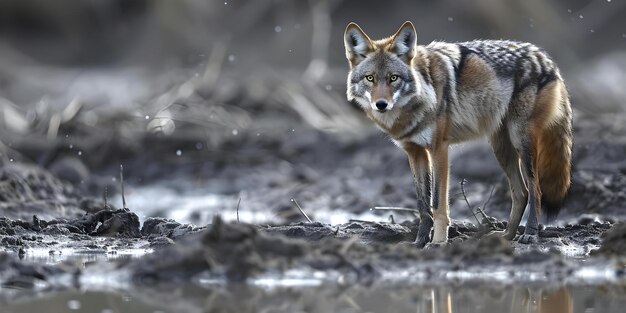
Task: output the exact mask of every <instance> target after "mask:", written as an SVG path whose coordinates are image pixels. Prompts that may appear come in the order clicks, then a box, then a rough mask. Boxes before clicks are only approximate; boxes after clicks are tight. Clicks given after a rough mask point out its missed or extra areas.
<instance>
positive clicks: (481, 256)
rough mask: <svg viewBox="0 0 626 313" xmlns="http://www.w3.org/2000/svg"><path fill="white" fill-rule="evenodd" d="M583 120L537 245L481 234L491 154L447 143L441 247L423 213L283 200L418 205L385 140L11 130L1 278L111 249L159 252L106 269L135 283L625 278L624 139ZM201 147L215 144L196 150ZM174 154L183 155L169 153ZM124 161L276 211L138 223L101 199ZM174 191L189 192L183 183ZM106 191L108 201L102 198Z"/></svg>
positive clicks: (499, 210)
mask: <svg viewBox="0 0 626 313" xmlns="http://www.w3.org/2000/svg"><path fill="white" fill-rule="evenodd" d="M610 118H614V119H617V118H618V117H607V119H610ZM259 119H261V120H263V119H266V121H265V123H269V120H271V119H270V118H269V117H262V116H260V117H259ZM590 120H592V119H591V118H589V119H582V120H581V121H580V124H578V125H581V126H578V127H583V128H584V129H585V133H584V134H583V133H582V132H581V131H580V129H579V130H578V134H579V136H577V137H576V138H577V141H576V149H575V153H574V161H575V162H574V167H573V183H572V191H571V192H570V195H569V197H568V199H567V201H566V203H565V206H564V209H563V211H562V214H561V216H560V221H559V223H558V224H555V225H549V226H545V227H543V226H542V228H541V230H540V233H539V242H538V243H537V244H533V245H524V244H520V243H518V242H516V241H513V242H507V241H504V240H500V239H493V238H491V239H480V238H481V235H482V234H484V233H485V230H486V229H487V230H488V229H489V228H490V227H491V225H495V227H496V228H504V227H505V225H506V221H505V220H504V217H506V216H507V215H508V209H509V208H510V200H509V198H508V194H507V189H508V187H507V183H506V181H505V180H504V178H503V175H502V174H501V172H500V170H499V169H498V167H497V162H496V161H495V160H494V159H493V156H491V152H490V151H489V148H488V147H486V146H485V145H483V144H476V145H471V144H470V145H466V146H464V147H462V148H461V149H460V151H456V150H453V158H452V159H453V161H452V170H451V172H452V174H453V175H456V176H453V177H452V178H451V182H452V188H451V189H452V190H451V212H452V218H453V221H454V222H453V225H452V226H451V227H450V233H449V235H450V242H449V243H448V244H447V245H445V246H441V247H438V246H427V248H426V249H424V250H419V249H417V248H416V247H415V246H413V245H412V244H411V243H412V241H413V240H414V239H415V236H416V231H417V228H418V225H419V220H411V219H410V218H409V219H408V220H407V219H406V218H405V219H402V218H400V217H401V216H405V217H406V216H407V214H404V213H402V212H388V213H387V214H388V215H393V216H394V217H395V218H392V219H390V222H387V223H379V222H370V221H365V220H352V221H350V222H348V223H343V224H340V225H328V224H324V223H320V222H313V223H303V222H302V220H303V217H302V215H301V213H300V212H299V211H298V210H297V209H296V208H295V207H294V205H293V204H292V203H291V202H290V201H289V199H291V198H297V199H298V201H299V202H300V203H301V204H302V205H303V207H304V208H305V210H306V212H307V214H308V215H309V216H310V218H311V219H312V220H313V221H315V220H316V213H317V211H316V209H315V208H325V209H327V210H328V209H330V208H332V209H334V210H337V211H343V212H352V213H363V212H368V210H369V208H371V207H373V206H396V207H408V208H411V207H413V206H414V191H413V190H414V188H413V186H412V182H411V180H412V179H411V174H410V171H409V170H408V165H407V162H406V159H405V156H404V155H403V153H402V152H401V151H399V150H398V149H396V148H395V147H393V146H392V145H391V144H390V143H389V142H388V141H387V140H385V139H384V138H382V137H381V136H379V135H368V136H364V137H361V138H342V137H340V136H337V135H332V134H326V133H322V132H318V131H316V130H313V129H309V128H306V127H302V125H298V124H297V123H291V122H285V121H281V123H282V124H280V125H282V126H281V127H279V128H265V129H256V130H250V131H241V132H240V133H238V134H237V135H236V136H231V137H225V136H224V134H219V136H216V138H219V140H218V139H215V140H213V139H211V140H212V141H207V137H206V135H200V134H198V133H194V132H189V133H185V134H184V135H180V136H179V137H175V136H172V137H163V136H155V135H146V134H143V133H141V134H137V135H127V137H125V138H126V139H124V140H122V139H120V140H117V139H116V140H111V138H107V137H101V136H96V135H93V134H91V135H85V136H75V137H73V138H72V143H73V145H74V147H75V148H74V149H76V147H80V149H82V150H81V151H83V155H90V154H93V155H94V156H95V157H93V158H87V157H84V158H75V157H72V158H71V160H70V159H68V158H69V155H70V154H74V153H75V151H74V150H72V151H68V150H67V142H66V140H57V141H51V142H45V143H42V142H41V141H31V139H29V138H23V139H22V140H19V141H18V140H12V143H11V148H9V147H6V146H4V147H3V149H5V152H3V154H2V162H3V163H2V168H1V169H0V199H1V200H2V201H0V212H2V215H3V216H4V217H3V218H0V247H1V249H2V250H4V251H5V252H4V253H3V254H2V256H1V257H2V259H3V261H2V266H1V267H0V279H1V280H2V282H3V283H5V284H13V282H15V281H21V280H24V281H29V282H30V283H27V284H24V285H25V286H32V285H33V281H36V280H44V281H50V279H49V278H50V277H52V276H57V275H64V273H68V272H70V273H72V275H76V276H77V277H81V275H89V274H88V273H89V272H90V271H92V269H95V268H98V267H97V266H96V267H93V266H90V264H89V263H83V265H82V266H86V267H85V269H80V266H76V265H66V264H65V263H60V264H59V263H55V264H50V265H43V264H41V263H38V262H37V259H29V256H30V255H33V253H35V252H36V251H41V250H42V249H47V250H49V251H50V255H55V256H56V255H59V254H60V253H62V251H65V252H64V253H66V254H67V253H69V254H76V255H82V254H89V255H107V256H109V255H116V254H121V253H123V251H125V250H133V249H141V251H142V254H143V253H144V252H152V251H154V252H153V253H148V254H146V255H143V256H140V257H137V258H130V259H129V258H123V259H120V260H117V261H114V264H115V265H114V266H113V267H112V268H111V270H112V271H117V270H119V271H129V272H130V273H131V276H132V278H133V280H134V281H135V282H136V283H138V284H146V283H152V282H155V281H165V282H171V281H180V280H184V281H189V280H192V279H193V278H194V277H197V276H203V275H204V276H207V275H208V277H212V278H217V279H223V280H225V281H230V282H241V281H245V280H247V279H250V278H254V277H261V276H263V275H268V274H272V273H274V274H276V273H285V272H286V270H288V269H309V270H320V271H324V272H328V273H340V274H339V275H342V277H343V278H342V281H344V282H352V283H370V282H374V281H382V280H386V279H389V276H390V275H391V276H393V275H394V274H393V273H401V272H408V273H412V274H410V275H409V276H407V277H423V276H420V275H426V276H425V277H431V278H433V279H434V280H435V281H438V280H441V281H445V280H446V279H449V278H447V277H449V276H447V275H449V274H450V273H461V272H462V271H474V272H478V273H484V274H485V275H486V277H489V274H490V273H491V272H494V271H496V270H500V271H504V272H511V273H515V272H518V271H520V270H523V271H526V272H528V273H542V274H541V275H542V276H541V277H544V279H545V280H548V281H550V280H555V281H564V280H570V279H576V277H578V276H577V270H578V269H579V268H580V263H579V260H580V259H581V258H582V259H584V260H585V265H586V266H588V265H592V266H593V265H594V264H595V265H597V266H602V267H604V268H606V267H607V266H608V268H609V269H611V270H613V269H614V270H615V271H614V272H615V273H614V274H613V276H614V277H621V276H620V274H619V273H622V272H623V268H622V267H620V265H615V264H620V263H619V262H618V263H606V262H610V261H608V260H611V258H614V257H615V255H617V257H618V258H623V251H624V250H625V249H624V247H623V242H624V231H623V228H624V227H623V223H622V224H618V225H619V226H615V225H616V223H617V222H618V221H620V220H623V218H624V212H623V209H622V207H623V200H624V190H626V180H624V179H623V177H622V176H623V175H622V174H621V173H623V172H625V171H626V167H624V163H623V162H618V161H617V159H618V158H620V157H622V158H623V157H624V155H623V154H624V151H626V149H624V147H626V143H625V144H622V143H621V140H617V137H618V135H619V134H620V133H619V132H618V131H617V130H616V131H615V132H614V133H613V132H608V131H607V132H601V133H602V136H604V137H608V138H605V139H606V141H605V142H613V143H612V144H611V146H607V147H599V146H597V145H598V144H597V143H596V141H597V140H595V138H593V137H592V136H598V132H599V131H598V130H597V128H598V124H595V123H592V122H589V121H590ZM290 123H291V124H290ZM256 133H259V134H262V135H260V136H258V135H256ZM208 136H212V135H208ZM131 137H132V138H133V139H132V140H131V139H129V138H131ZM611 140H612V141H611ZM199 142H200V143H202V145H198V143H199ZM208 142H212V144H211V145H210V146H205V144H207V145H208ZM102 147H106V149H103V148H102ZM198 147H201V149H198ZM177 150H181V151H183V152H182V153H179V155H177V154H176V153H175V151H177ZM611 151H612V152H611ZM41 155H45V156H46V157H45V158H44V159H43V160H42V159H41V158H40V157H38V156H41ZM9 158H10V159H9ZM33 160H38V161H36V162H35V161H33ZM120 163H123V164H124V165H125V173H124V174H125V175H124V176H125V177H126V178H127V179H126V183H127V184H128V185H129V186H134V185H142V184H154V183H161V182H166V181H173V180H174V179H184V180H189V181H194V183H195V184H196V185H197V186H199V187H198V188H202V189H203V190H207V192H209V193H215V194H226V195H229V194H230V195H238V196H239V197H240V198H241V207H239V210H240V211H241V212H251V211H266V212H271V213H272V214H275V217H276V218H275V221H273V222H272V223H270V225H268V224H260V225H250V224H246V223H233V222H231V223H227V222H224V221H223V220H222V219H220V218H216V219H214V220H213V222H206V221H205V222H202V223H199V225H203V226H195V225H193V224H185V223H181V222H180V221H176V220H173V219H170V218H167V211H163V213H164V214H163V215H164V216H166V217H165V218H164V217H157V216H153V217H145V218H144V217H141V218H140V217H139V216H137V215H136V214H135V213H134V212H133V210H129V209H124V208H122V209H117V208H115V207H114V206H113V205H112V204H111V199H112V198H113V195H115V194H116V193H118V192H119V182H115V181H112V180H111V177H118V174H119V172H118V171H119V164H120ZM37 164H39V165H37ZM46 168H47V169H46ZM60 177H62V179H61V178H60ZM460 178H463V179H466V180H467V181H469V182H468V183H467V184H466V185H465V187H466V194H465V195H462V194H461V193H460V188H459V185H458V184H454V182H456V181H460V180H461V179H460ZM105 186H106V187H105ZM178 188H180V189H181V192H184V188H188V186H181V187H178ZM104 190H106V191H107V193H106V195H105V196H104V197H105V199H103V200H97V199H101V198H102V196H103V195H102V194H103V192H104ZM492 190H493V196H492V197H490V194H491V191H492ZM465 197H467V201H469V202H470V207H468V205H467V203H466V201H465V200H466V199H465ZM107 200H108V202H107V203H106V205H105V201H107ZM158 201H159V199H154V203H155V204H157V203H158ZM478 206H480V207H482V208H483V209H484V211H485V212H486V213H487V214H488V215H490V216H492V217H491V218H490V222H489V223H486V222H485V221H483V222H482V223H481V225H478V222H477V221H476V219H475V217H474V215H473V211H475V209H476V207H478ZM200 213H202V212H198V215H201V214H200ZM389 213H391V214H389ZM159 215H160V214H159ZM408 216H410V214H409V215H408ZM394 219H396V220H398V221H401V222H399V223H396V222H394V221H393V220H394ZM142 223H143V225H142ZM204 225H206V226H204ZM488 225H489V226H488ZM519 231H520V232H522V231H523V227H521V228H520V230H519ZM607 231H608V232H607ZM68 251H69V252H68ZM591 251H595V252H594V253H593V255H592V256H589V254H590V252H591ZM20 258H25V259H26V260H24V261H20ZM109 260H110V261H111V259H109ZM33 261H34V262H35V263H33ZM95 262H96V263H99V262H104V260H102V259H100V261H95ZM72 264H73V263H72ZM607 264H608V265H607ZM620 271H621V272H620ZM546 273H549V274H546ZM546 275H547V276H546ZM515 277H517V276H515ZM394 279H398V278H397V277H396V278H394ZM403 279H404V278H403ZM515 279H519V277H517V278H515ZM77 281H80V279H78V280H77Z"/></svg>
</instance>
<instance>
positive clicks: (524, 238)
mask: <svg viewBox="0 0 626 313" xmlns="http://www.w3.org/2000/svg"><path fill="white" fill-rule="evenodd" d="M517 241H518V242H519V243H523V244H532V243H537V242H538V241H539V238H538V236H537V234H523V235H521V236H519V239H518V240H517Z"/></svg>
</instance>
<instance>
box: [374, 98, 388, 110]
mask: <svg viewBox="0 0 626 313" xmlns="http://www.w3.org/2000/svg"><path fill="white" fill-rule="evenodd" d="M376 108H377V109H379V110H381V111H382V110H384V109H386V108H387V101H385V100H378V101H376Z"/></svg>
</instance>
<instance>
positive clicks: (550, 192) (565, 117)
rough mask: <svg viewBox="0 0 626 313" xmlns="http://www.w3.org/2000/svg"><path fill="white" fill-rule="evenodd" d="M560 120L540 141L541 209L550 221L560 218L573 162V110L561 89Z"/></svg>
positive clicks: (553, 124)
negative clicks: (558, 216)
mask: <svg viewBox="0 0 626 313" xmlns="http://www.w3.org/2000/svg"><path fill="white" fill-rule="evenodd" d="M554 100H555V101H559V102H560V103H558V104H557V105H558V106H560V107H559V108H558V110H561V111H560V112H559V114H558V117H557V118H555V119H554V120H553V121H552V122H551V123H550V124H549V125H546V126H545V128H544V129H543V130H542V131H541V133H540V134H539V136H538V137H539V138H537V140H538V141H537V159H536V162H537V163H536V166H537V168H536V169H537V171H538V172H539V186H540V188H541V194H542V196H541V208H542V211H543V212H544V213H545V214H546V216H547V218H548V221H551V220H553V219H554V218H556V216H557V215H558V214H559V211H560V210H561V206H562V204H563V200H564V199H565V196H566V195H567V190H568V189H569V186H570V177H571V161H572V139H573V138H572V110H571V107H570V104H569V99H568V97H567V91H566V90H565V88H564V86H563V87H562V92H561V97H560V99H558V98H557V99H554Z"/></svg>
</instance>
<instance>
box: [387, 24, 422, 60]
mask: <svg viewBox="0 0 626 313" xmlns="http://www.w3.org/2000/svg"><path fill="white" fill-rule="evenodd" d="M392 38H393V41H392V44H391V52H393V53H395V54H396V55H397V56H398V57H400V58H402V59H405V60H406V61H407V62H408V61H410V60H412V59H413V57H415V44H416V43H417V32H416V31H415V26H413V23H411V22H409V21H406V22H404V24H402V26H400V29H398V31H397V32H396V33H395V35H393V36H392Z"/></svg>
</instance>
